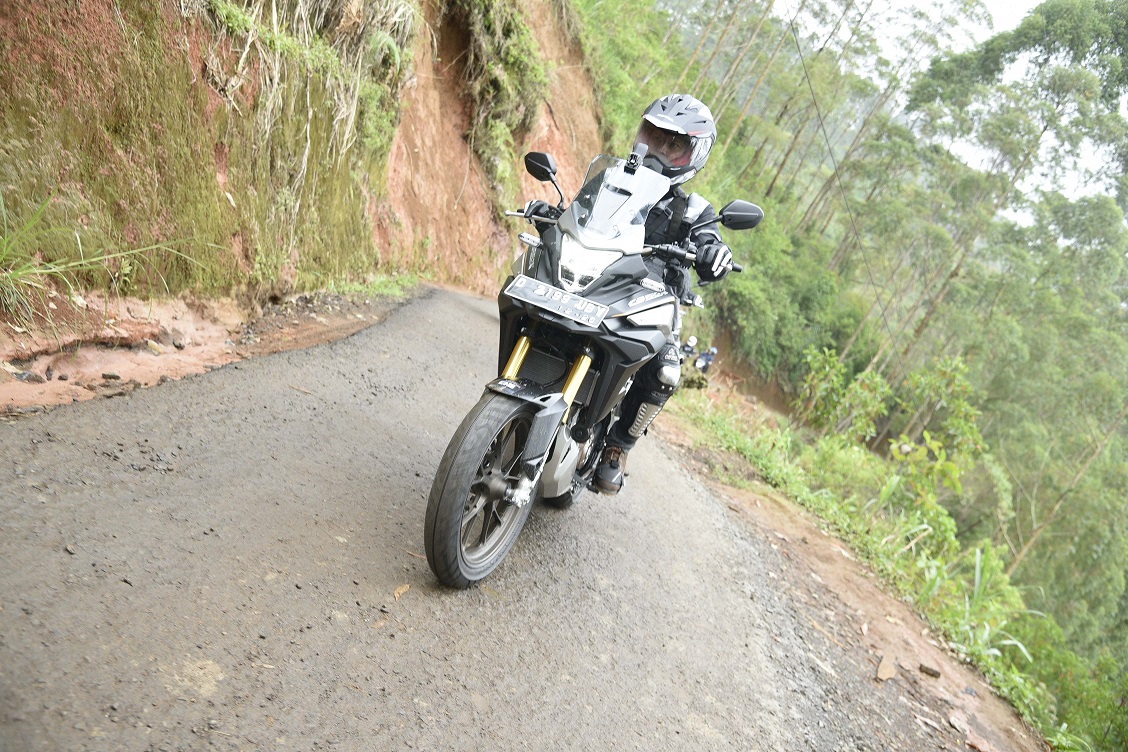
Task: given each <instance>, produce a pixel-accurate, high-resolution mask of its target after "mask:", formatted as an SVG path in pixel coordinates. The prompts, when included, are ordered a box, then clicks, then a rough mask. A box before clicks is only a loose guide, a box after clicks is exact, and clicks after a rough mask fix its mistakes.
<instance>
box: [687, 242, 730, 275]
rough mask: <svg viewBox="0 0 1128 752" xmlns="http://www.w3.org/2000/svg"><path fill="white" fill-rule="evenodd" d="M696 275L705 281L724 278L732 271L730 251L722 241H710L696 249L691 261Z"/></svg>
mask: <svg viewBox="0 0 1128 752" xmlns="http://www.w3.org/2000/svg"><path fill="white" fill-rule="evenodd" d="M693 266H694V268H696V269H697V276H698V277H700V278H701V279H702V280H704V281H706V282H715V281H717V280H718V279H724V278H725V276H726V275H728V273H729V272H731V271H732V251H731V250H729V247H728V246H727V245H725V244H724V243H711V244H709V245H705V246H702V247H700V248H698V249H697V259H696V260H695V261H694V262H693Z"/></svg>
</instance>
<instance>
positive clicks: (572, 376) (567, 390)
mask: <svg viewBox="0 0 1128 752" xmlns="http://www.w3.org/2000/svg"><path fill="white" fill-rule="evenodd" d="M590 367H591V356H590V355H588V354H587V353H584V354H583V355H581V356H580V357H578V358H576V362H575V363H573V364H572V370H571V371H569V373H568V379H567V380H566V381H565V382H564V402H565V403H566V404H568V405H571V404H572V400H574V399H575V398H576V392H578V391H580V384H582V383H584V377H585V376H587V372H588V368H590Z"/></svg>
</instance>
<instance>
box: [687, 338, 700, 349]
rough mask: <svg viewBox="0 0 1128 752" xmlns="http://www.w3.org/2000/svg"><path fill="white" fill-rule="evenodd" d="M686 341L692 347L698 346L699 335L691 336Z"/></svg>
mask: <svg viewBox="0 0 1128 752" xmlns="http://www.w3.org/2000/svg"><path fill="white" fill-rule="evenodd" d="M685 343H686V344H687V345H689V346H690V347H697V337H690V338H689V339H687V340H686V341H685Z"/></svg>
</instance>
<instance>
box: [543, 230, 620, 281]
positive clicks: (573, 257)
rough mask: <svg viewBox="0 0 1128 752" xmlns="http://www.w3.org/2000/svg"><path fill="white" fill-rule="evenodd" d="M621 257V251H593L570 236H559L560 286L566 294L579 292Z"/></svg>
mask: <svg viewBox="0 0 1128 752" xmlns="http://www.w3.org/2000/svg"><path fill="white" fill-rule="evenodd" d="M622 257H623V253H622V251H593V250H592V249H590V248H585V247H584V246H582V245H580V244H579V243H578V242H576V240H574V239H573V238H572V237H571V236H569V235H561V236H560V274H559V277H560V286H561V287H563V288H564V289H565V290H567V291H568V292H581V291H583V290H584V289H585V288H586V287H587V286H588V285H590V284H591V283H592V282H594V281H595V280H596V278H597V277H599V275H601V274H603V271H604V270H605V269H606V268H607V267H609V266H611V264H614V263H615V262H616V261H618V260H619V259H621V258H622Z"/></svg>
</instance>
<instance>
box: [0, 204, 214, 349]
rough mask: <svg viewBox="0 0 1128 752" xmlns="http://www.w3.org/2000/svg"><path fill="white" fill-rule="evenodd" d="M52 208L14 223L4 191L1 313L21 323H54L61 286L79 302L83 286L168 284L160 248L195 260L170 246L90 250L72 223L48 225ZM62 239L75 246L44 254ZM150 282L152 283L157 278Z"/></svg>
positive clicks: (113, 287)
mask: <svg viewBox="0 0 1128 752" xmlns="http://www.w3.org/2000/svg"><path fill="white" fill-rule="evenodd" d="M47 208H48V205H47V204H46V203H44V204H41V205H40V206H39V208H38V209H37V210H36V211H35V213H34V214H32V216H31V217H30V218H28V219H27V220H26V222H25V223H24V224H23V225H20V226H16V225H12V224H10V223H9V221H8V211H7V207H6V206H5V205H4V197H3V195H2V194H0V313H2V314H6V315H7V316H8V317H10V318H11V319H12V320H13V321H14V322H15V323H16V324H17V325H24V326H28V325H31V324H34V323H36V320H37V318H38V319H40V320H42V321H46V322H47V323H48V324H50V323H51V311H52V309H55V308H56V307H57V306H56V304H55V303H54V302H53V299H54V298H57V297H58V296H59V292H58V290H57V289H56V288H61V289H62V290H63V291H64V292H65V293H66V294H67V296H68V297H69V298H70V299H72V300H75V299H77V298H80V297H81V295H80V294H79V291H80V288H95V289H104V290H110V291H113V292H118V291H120V290H122V289H125V288H128V287H130V286H132V285H134V284H135V282H136V280H138V279H146V280H149V277H150V275H156V276H157V279H158V281H159V283H160V284H161V285H164V280H163V279H161V278H160V275H159V272H156V271H154V270H153V269H152V268H151V267H150V265H149V264H148V259H149V258H151V257H153V256H154V255H156V254H157V253H158V252H160V253H165V254H170V255H174V256H178V257H180V258H182V259H184V260H186V261H188V262H189V263H194V262H193V261H192V259H190V258H187V257H185V256H184V255H183V254H181V253H178V252H177V251H176V250H174V249H173V248H171V247H170V246H168V245H159V246H153V247H147V248H130V249H126V250H119V251H109V252H107V251H104V250H98V249H92V248H89V247H86V248H84V247H83V242H82V234H81V233H79V232H77V231H75V230H72V229H70V228H68V227H43V226H42V220H43V216H44V214H45V213H46V212H47ZM60 237H62V238H66V239H67V240H68V241H69V242H70V243H71V244H72V247H71V252H70V253H69V254H66V255H59V256H55V255H54V254H53V257H51V258H46V257H42V256H41V255H40V254H41V249H42V248H43V247H44V245H46V244H48V243H50V244H51V245H53V246H55V247H58V246H57V244H56V243H55V242H53V241H55V239H57V238H60ZM148 284H149V285H150V286H152V282H151V281H149V282H148ZM166 289H167V287H166ZM17 328H22V327H17Z"/></svg>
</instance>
